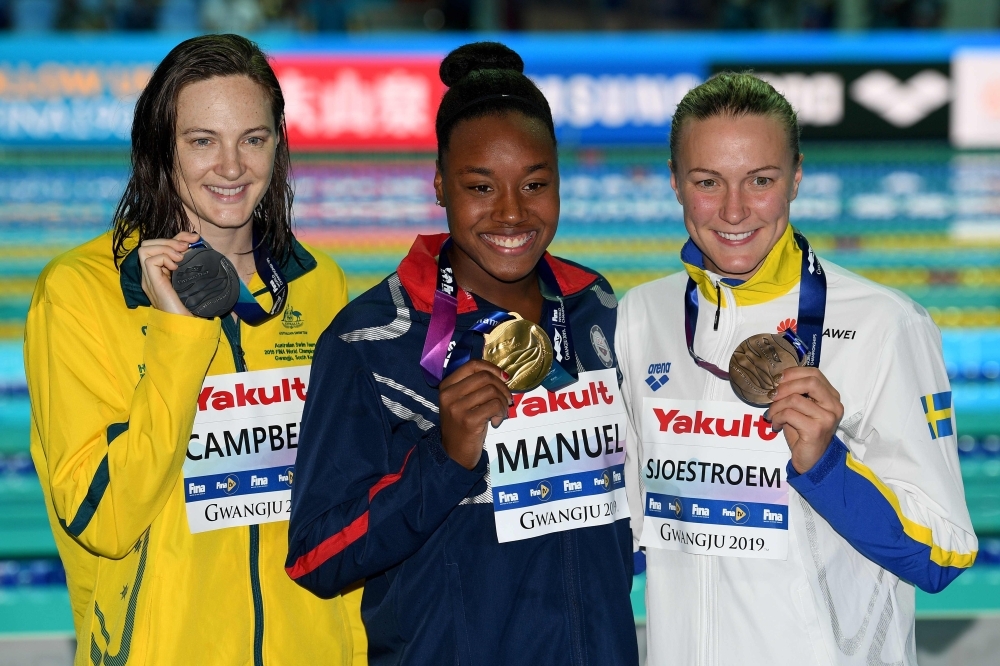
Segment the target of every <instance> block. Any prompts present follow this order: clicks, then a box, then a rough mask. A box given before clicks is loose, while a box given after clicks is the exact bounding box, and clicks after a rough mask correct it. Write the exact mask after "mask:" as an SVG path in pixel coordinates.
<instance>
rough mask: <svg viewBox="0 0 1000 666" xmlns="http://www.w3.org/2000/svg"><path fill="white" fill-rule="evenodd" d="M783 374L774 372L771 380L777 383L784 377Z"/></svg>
mask: <svg viewBox="0 0 1000 666" xmlns="http://www.w3.org/2000/svg"><path fill="white" fill-rule="evenodd" d="M784 376H785V375H784V373H781V372H779V373H778V374H776V375H774V376H773V377H771V381H773V382H774V383H775V384H777V383H779V382H780V381H781V378H782V377H784Z"/></svg>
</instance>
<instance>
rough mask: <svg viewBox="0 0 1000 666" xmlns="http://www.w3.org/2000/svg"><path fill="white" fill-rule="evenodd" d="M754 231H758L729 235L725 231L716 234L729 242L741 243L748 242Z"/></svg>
mask: <svg viewBox="0 0 1000 666" xmlns="http://www.w3.org/2000/svg"><path fill="white" fill-rule="evenodd" d="M754 231H756V229H754V230H753V231H744V232H743V233H741V234H727V233H726V232H724V231H716V232H715V233H717V234H719V236H721V237H722V238H723V239H725V240H727V241H741V240H746V239H747V238H750V237H751V236H753V234H754Z"/></svg>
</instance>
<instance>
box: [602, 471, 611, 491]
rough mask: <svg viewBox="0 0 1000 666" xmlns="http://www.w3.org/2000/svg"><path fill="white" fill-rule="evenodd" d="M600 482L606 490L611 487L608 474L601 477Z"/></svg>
mask: <svg viewBox="0 0 1000 666" xmlns="http://www.w3.org/2000/svg"><path fill="white" fill-rule="evenodd" d="M600 481H601V485H602V486H603V487H604V489H605V490H607V489H608V488H610V487H611V477H610V476H608V473H607V472H604V476H602V477H601V479H600Z"/></svg>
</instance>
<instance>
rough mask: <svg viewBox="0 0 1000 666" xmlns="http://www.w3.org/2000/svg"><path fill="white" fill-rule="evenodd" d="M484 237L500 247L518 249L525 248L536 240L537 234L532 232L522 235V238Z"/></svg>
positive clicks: (485, 235) (484, 235) (487, 235)
mask: <svg viewBox="0 0 1000 666" xmlns="http://www.w3.org/2000/svg"><path fill="white" fill-rule="evenodd" d="M482 237H483V238H485V239H486V240H487V241H489V242H490V243H493V244H494V245H498V246H500V247H506V248H516V247H522V246H524V245H525V244H526V243H527V242H528V241H530V240H531V239H532V238H534V237H535V232H534V231H532V232H530V233H527V234H521V235H520V236H494V235H492V234H483V235H482Z"/></svg>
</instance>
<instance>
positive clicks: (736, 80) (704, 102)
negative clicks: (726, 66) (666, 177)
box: [670, 72, 799, 162]
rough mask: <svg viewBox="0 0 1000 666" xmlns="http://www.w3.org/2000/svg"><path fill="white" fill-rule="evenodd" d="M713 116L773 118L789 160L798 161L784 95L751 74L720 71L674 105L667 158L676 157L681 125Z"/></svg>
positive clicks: (794, 127) (795, 136)
mask: <svg viewBox="0 0 1000 666" xmlns="http://www.w3.org/2000/svg"><path fill="white" fill-rule="evenodd" d="M716 116H728V117H730V118H738V117H741V116H769V117H771V118H774V119H775V120H777V121H778V122H779V123H781V126H782V128H783V129H784V130H785V134H786V135H787V136H788V149H789V150H790V151H791V154H792V156H793V159H797V158H798V155H799V123H798V119H797V118H796V116H795V110H794V109H793V108H792V105H791V104H789V103H788V100H787V99H785V96H784V95H782V94H781V93H779V92H778V91H777V90H775V89H774V86H772V85H771V84H770V83H768V82H767V81H764V80H763V79H760V78H758V77H756V76H754V74H753V73H752V72H722V73H720V74H716V75H715V76H713V77H712V78H710V79H709V80H708V81H705V82H704V83H702V84H701V85H700V86H697V87H695V88H692V89H691V90H689V91H688V93H687V94H686V95H684V99H682V100H681V102H680V104H678V105H677V110H676V111H674V119H673V122H672V123H671V124H670V156H671V159H673V160H674V162H676V161H677V155H678V154H679V149H678V146H679V144H680V139H681V132H682V131H683V130H684V126H685V125H686V124H687V123H688V122H690V121H692V120H705V119H706V118H714V117H716Z"/></svg>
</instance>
